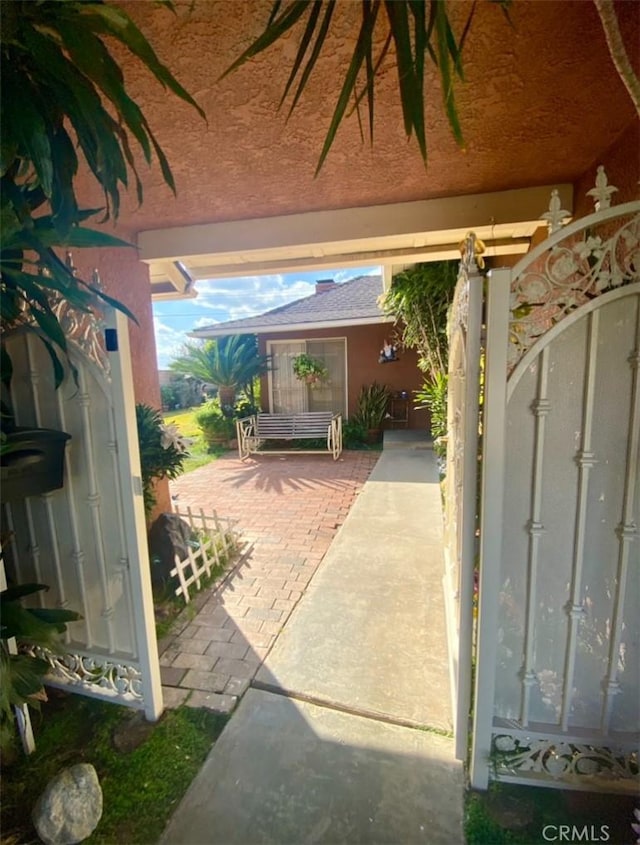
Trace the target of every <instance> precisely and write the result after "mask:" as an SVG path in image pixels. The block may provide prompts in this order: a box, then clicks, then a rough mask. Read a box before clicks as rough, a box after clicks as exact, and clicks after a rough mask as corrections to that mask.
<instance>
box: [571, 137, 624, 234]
mask: <svg viewBox="0 0 640 845" xmlns="http://www.w3.org/2000/svg"><path fill="white" fill-rule="evenodd" d="M600 164H602V165H603V166H604V169H605V171H606V174H607V178H608V181H609V184H610V185H615V186H616V188H617V189H618V190H617V192H616V193H615V194H614V195H613V198H612V204H613V205H621V204H622V203H624V202H631V200H637V199H639V198H640V122H634V123H632V124H631V126H629V128H628V129H627V130H626V131H625V132H623V133H622V135H621V136H620V138H618V139H617V141H616V142H615V144H613V145H612V146H611V147H610V148H609V149H608V150H605V151H604V152H603V153H602V154H601V155H600V156H598V159H597V160H596V161H595V162H594V163H593V164H592V166H591V167H589V168H588V170H587V171H586V172H585V173H584V174H583V175H582V176H581V178H580V179H578V181H577V182H576V185H575V191H574V196H575V201H576V205H575V216H576V218H577V217H584V216H585V215H586V214H591V212H592V211H593V198H592V197H589V196H587V191H589V190H591V188H593V186H594V185H595V183H596V171H597V168H598V165H600Z"/></svg>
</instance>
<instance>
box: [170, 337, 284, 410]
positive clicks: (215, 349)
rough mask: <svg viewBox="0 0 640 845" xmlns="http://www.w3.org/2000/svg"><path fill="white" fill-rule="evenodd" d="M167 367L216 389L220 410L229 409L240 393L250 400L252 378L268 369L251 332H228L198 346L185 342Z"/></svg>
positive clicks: (266, 362)
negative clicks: (217, 338) (226, 335)
mask: <svg viewBox="0 0 640 845" xmlns="http://www.w3.org/2000/svg"><path fill="white" fill-rule="evenodd" d="M169 367H170V368H171V369H172V370H173V371H174V372H176V373H184V374H185V375H190V376H193V377H194V378H197V379H200V381H204V382H206V383H208V384H215V385H216V386H217V388H218V396H219V398H220V405H221V407H222V409H223V410H227V412H229V410H232V409H233V406H234V404H235V401H236V396H237V394H238V393H239V392H244V393H245V394H246V395H247V398H248V399H249V401H250V402H253V384H254V381H255V379H256V378H257V377H258V376H260V375H262V373H265V372H266V371H267V369H268V358H267V356H266V355H260V353H259V352H258V342H257V338H256V337H255V335H232V336H230V337H222V338H220V339H219V340H207V341H205V342H204V343H203V344H202V345H198V344H193V343H191V344H189V343H188V344H186V346H185V347H184V350H183V354H182V355H181V356H180V357H179V358H177V359H176V360H175V361H172V362H171V364H169Z"/></svg>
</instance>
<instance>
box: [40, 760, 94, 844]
mask: <svg viewBox="0 0 640 845" xmlns="http://www.w3.org/2000/svg"><path fill="white" fill-rule="evenodd" d="M101 816H102V789H101V788H100V782H99V781H98V775H97V774H96V770H95V769H94V768H93V766H92V765H90V764H89V763H79V764H78V765H77V766H71V767H70V768H68V769H63V770H62V771H61V772H60V773H59V774H58V775H56V776H55V777H54V778H53V780H51V781H49V783H48V784H47V788H46V789H45V791H44V792H43V793H42V795H41V796H40V798H38V801H37V802H36V806H35V807H34V808H33V813H32V819H33V823H34V825H35V828H36V830H37V832H38V836H39V837H40V839H42V841H43V842H44V843H46V845H74V843H76V842H82V841H83V840H84V839H87V838H88V837H89V836H91V834H92V833H93V831H94V830H95V829H96V827H97V825H98V822H99V821H100V817H101Z"/></svg>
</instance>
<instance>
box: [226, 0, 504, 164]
mask: <svg viewBox="0 0 640 845" xmlns="http://www.w3.org/2000/svg"><path fill="white" fill-rule="evenodd" d="M508 3H509V0H502V2H500V5H501V6H502V8H503V9H504V8H506V7H507V6H508ZM337 5H338V4H336V3H335V0H291V2H288V3H283V2H282V0H275V2H274V3H273V6H272V9H271V14H270V16H269V19H268V22H267V24H266V26H265V28H264V30H263V32H262V33H261V34H260V35H259V36H258V37H257V38H256V39H255V41H253V42H252V44H250V45H249V47H248V48H247V49H246V50H245V51H244V53H243V54H242V55H241V56H240V57H239V58H238V59H237V60H236V61H235V62H234V63H233V64H232V65H231V67H230V68H228V70H227V71H226V72H225V74H224V76H226V75H227V74H228V73H231V72H232V71H233V70H235V69H236V68H237V67H239V66H240V65H242V64H244V63H245V62H246V61H248V60H249V59H251V58H252V57H253V56H256V55H258V54H259V53H261V52H263V51H264V50H266V49H268V48H269V47H271V46H272V45H273V44H274V43H275V42H276V41H278V40H280V39H281V38H282V37H283V36H286V35H288V34H289V31H290V30H292V29H293V28H294V27H296V26H297V25H301V24H302V22H303V21H304V28H301V30H300V32H301V34H300V37H299V39H298V50H297V53H296V57H295V59H294V61H293V66H292V68H291V72H290V74H289V78H288V79H287V83H286V85H285V88H284V93H283V95H282V100H281V102H280V105H281V106H282V105H283V103H284V102H285V100H286V99H287V96H288V95H289V94H290V93H292V95H293V96H292V101H291V107H290V109H289V115H291V113H292V112H293V110H294V109H295V107H296V105H297V104H298V101H299V99H300V96H301V95H302V92H303V91H304V89H305V87H306V85H307V82H308V81H309V78H310V76H311V74H312V73H313V71H314V69H315V68H316V66H317V62H318V59H319V57H320V55H321V53H322V51H323V48H324V46H325V43H326V39H327V35H328V33H329V32H330V30H331V24H332V22H334V20H335V19H338V26H341V25H342V26H344V19H343V18H342V17H341V15H340V14H339V13H338V14H337V15H336V16H335V18H334V12H335V10H336V7H337ZM353 5H355V4H353ZM359 7H360V8H359V11H360V22H359V25H358V31H357V32H356V31H353V32H352V33H351V34H350V35H349V36H348V37H349V38H350V40H351V43H353V45H354V46H353V51H352V55H351V61H350V63H349V65H348V67H347V69H346V72H345V74H344V79H343V81H342V85H341V89H340V93H339V95H338V99H337V102H336V105H335V108H334V112H333V116H332V118H331V123H330V125H329V129H328V131H327V135H326V138H325V141H324V146H323V148H322V152H321V154H320V160H319V162H318V167H317V169H316V175H317V173H318V172H319V171H320V169H321V168H322V165H323V163H324V161H325V159H326V157H327V155H328V153H329V150H330V149H331V145H332V144H333V141H334V139H335V136H336V133H337V131H338V127H339V126H340V123H341V122H342V120H343V118H344V117H345V115H347V114H350V113H351V112H352V111H353V109H357V110H358V115H359V106H360V103H361V102H362V101H363V100H365V101H366V102H367V111H368V128H369V136H370V138H371V141H372V142H373V127H374V105H375V91H376V80H377V78H378V77H379V76H381V75H382V74H383V73H385V71H386V67H385V59H386V58H387V57H389V59H391V57H393V56H395V62H396V70H397V85H398V91H399V95H400V102H401V104H402V114H403V118H404V128H405V132H406V134H407V137H408V138H411V137H412V136H414V135H415V138H416V140H417V142H418V147H419V149H420V154H421V155H422V158H423V160H424V161H425V163H426V160H427V134H426V127H425V120H424V113H425V100H426V92H425V73H426V66H427V63H428V61H429V60H430V61H431V62H432V63H433V64H434V65H435V67H436V69H437V74H438V76H439V77H440V87H441V91H442V99H443V105H444V109H445V112H446V114H447V119H448V121H449V126H450V127H451V131H452V133H453V136H454V138H455V139H456V141H457V143H458V144H460V145H462V143H463V140H462V129H461V126H460V121H459V118H458V113H457V109H456V103H455V95H454V80H455V78H456V77H458V78H459V79H460V80H463V78H464V76H463V70H462V48H463V46H464V41H465V38H466V35H467V32H468V31H469V26H470V24H471V20H472V18H473V14H474V10H475V3H474V4H472V6H471V8H470V12H469V15H468V18H467V21H466V23H465V25H464V27H463V29H462V31H461V33H460V35H459V37H458V36H456V35H455V33H454V32H453V28H452V26H451V22H450V20H449V15H448V10H447V4H446V2H445V0H430V2H429V1H428V0H385V2H382V0H362V2H361V3H360V4H359ZM380 26H381V27H383V28H384V31H385V32H386V37H385V39H384V41H382V42H381V41H380V40H379V39H377V38H376V37H375V35H374V33H375V32H376V29H377V28H378V27H380ZM341 32H342V33H344V30H341ZM343 37H344V35H343Z"/></svg>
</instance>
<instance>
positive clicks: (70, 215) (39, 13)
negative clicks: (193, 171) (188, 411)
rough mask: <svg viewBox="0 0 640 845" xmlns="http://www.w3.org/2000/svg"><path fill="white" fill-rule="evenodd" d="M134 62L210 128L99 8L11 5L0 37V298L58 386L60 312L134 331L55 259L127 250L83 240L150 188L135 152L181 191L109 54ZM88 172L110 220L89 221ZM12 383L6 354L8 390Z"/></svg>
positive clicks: (6, 323)
mask: <svg viewBox="0 0 640 845" xmlns="http://www.w3.org/2000/svg"><path fill="white" fill-rule="evenodd" d="M111 44H117V45H118V47H119V48H124V49H125V50H127V51H128V52H129V53H131V54H132V55H134V56H135V57H136V58H137V59H138V60H139V61H140V62H142V64H143V65H144V66H145V67H146V69H147V70H149V71H150V73H151V74H152V75H153V77H154V78H155V79H156V80H157V81H158V82H160V83H161V84H162V85H163V86H164V87H165V88H168V89H169V90H170V91H171V92H172V93H174V94H175V95H176V96H178V97H179V98H180V99H182V100H184V101H186V102H188V103H190V104H191V105H192V106H194V108H196V109H197V110H198V112H199V113H200V114H201V115H202V116H203V117H204V113H203V112H202V110H201V109H200V108H199V107H198V106H197V104H196V103H195V101H194V100H193V99H192V97H191V96H190V95H189V94H188V93H187V92H186V91H185V90H184V88H182V86H181V85H180V84H179V83H178V81H177V80H176V79H175V78H174V76H173V75H172V74H171V73H170V71H169V70H168V69H167V68H166V67H165V66H164V65H163V64H162V63H161V62H160V60H159V59H158V57H157V56H156V54H155V52H154V51H153V49H152V47H151V45H150V44H149V42H148V41H147V40H146V38H145V37H144V36H143V35H142V33H141V32H140V31H139V30H138V28H137V27H136V26H135V24H134V23H133V21H132V20H131V19H130V18H129V17H128V15H127V14H126V13H125V12H124V11H123V10H122V9H120V8H118V7H117V6H114V5H113V4H111V3H109V4H107V3H103V2H102V0H95V2H90V3H89V2H80V0H67V2H52V1H51V0H48V1H47V0H45V2H30V0H13V2H10V3H3V6H2V30H1V32H0V61H1V74H0V76H1V86H2V87H1V102H2V146H1V155H0V180H1V181H0V187H1V206H0V213H1V218H0V219H1V221H2V232H3V238H2V247H1V249H0V293H1V297H0V299H1V317H2V324H3V327H4V328H5V329H6V328H7V327H11V326H15V325H26V326H28V327H29V328H30V329H32V330H33V331H34V332H35V333H36V334H37V335H38V337H40V339H41V340H42V342H43V343H44V345H45V347H46V349H47V351H48V352H49V355H50V357H51V360H52V364H53V368H54V376H55V380H56V384H57V385H59V384H60V383H61V382H62V379H63V378H64V367H63V362H64V361H65V360H67V341H66V337H65V334H64V331H63V329H62V327H61V325H60V322H59V320H58V316H57V314H56V312H55V304H56V303H57V302H59V301H64V302H66V303H68V304H69V305H71V306H72V307H73V308H76V309H78V310H79V311H91V310H93V309H95V308H99V306H100V303H101V301H102V302H108V303H109V304H111V305H113V306H114V307H116V308H119V309H120V310H121V311H124V312H125V313H126V314H127V315H128V316H129V317H131V318H132V319H135V318H134V317H133V314H131V312H129V311H128V310H127V309H126V308H125V307H124V306H123V305H122V304H121V303H119V302H117V301H116V300H114V299H112V298H110V297H108V296H107V295H106V294H105V293H104V292H103V291H102V290H101V289H100V287H99V286H98V284H97V279H95V278H94V279H92V280H90V281H87V280H83V279H81V278H79V277H78V275H77V273H76V271H75V268H74V267H73V262H72V261H70V260H66V261H65V260H64V258H63V257H61V256H60V255H59V254H58V250H59V249H62V250H63V251H64V250H68V249H71V248H81V249H82V248H86V247H120V246H130V245H129V244H126V242H125V241H122V240H121V239H119V238H115V237H114V236H112V235H109V234H107V233H106V232H102V231H97V230H94V229H89V228H86V227H85V226H84V225H83V224H84V223H85V221H86V220H87V219H89V218H90V217H93V216H95V215H96V214H98V213H100V212H102V213H103V220H104V219H108V218H109V217H112V218H114V219H115V218H117V217H118V213H119V209H120V192H121V190H123V189H124V190H126V189H127V188H128V187H129V182H130V179H131V177H133V181H134V184H135V189H136V193H137V196H138V200H139V201H140V202H141V201H142V183H141V180H140V177H139V175H138V172H137V169H136V165H135V159H134V156H133V150H132V141H133V140H134V139H135V141H136V142H137V144H138V145H139V147H140V149H141V150H142V153H143V155H144V158H145V160H146V161H147V162H150V161H151V159H152V157H153V155H154V154H155V156H156V157H157V159H158V161H159V163H160V168H161V171H162V176H163V179H164V180H165V182H166V183H167V184H168V185H169V186H170V187H171V189H172V190H174V191H175V185H174V181H173V176H172V174H171V170H170V168H169V164H168V162H167V160H166V157H165V155H164V153H163V151H162V148H161V147H160V145H159V143H158V141H157V139H156V138H155V135H154V134H153V132H152V131H151V128H150V126H149V124H148V122H147V119H146V118H145V116H144V114H143V112H142V111H141V109H140V107H139V106H138V104H137V103H136V102H135V100H133V99H132V98H131V96H130V94H129V93H128V91H127V89H126V86H125V80H124V75H123V73H122V70H121V68H120V66H119V65H118V64H117V62H116V61H115V59H114V58H113V56H112V54H111V52H110V51H109V47H110V46H111ZM81 162H83V163H84V165H85V166H86V169H87V170H88V172H89V173H90V174H91V175H92V177H93V178H94V179H95V180H96V181H97V183H98V185H99V186H100V188H101V190H102V193H103V196H104V200H105V205H104V208H102V209H96V208H91V209H81V208H80V207H79V205H78V200H77V197H76V193H75V188H74V180H75V178H76V175H77V173H78V171H79V169H80V165H81ZM10 377H11V361H10V358H9V356H8V354H7V352H6V350H4V349H3V352H2V379H3V381H5V382H6V381H8V380H9V378H10Z"/></svg>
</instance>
